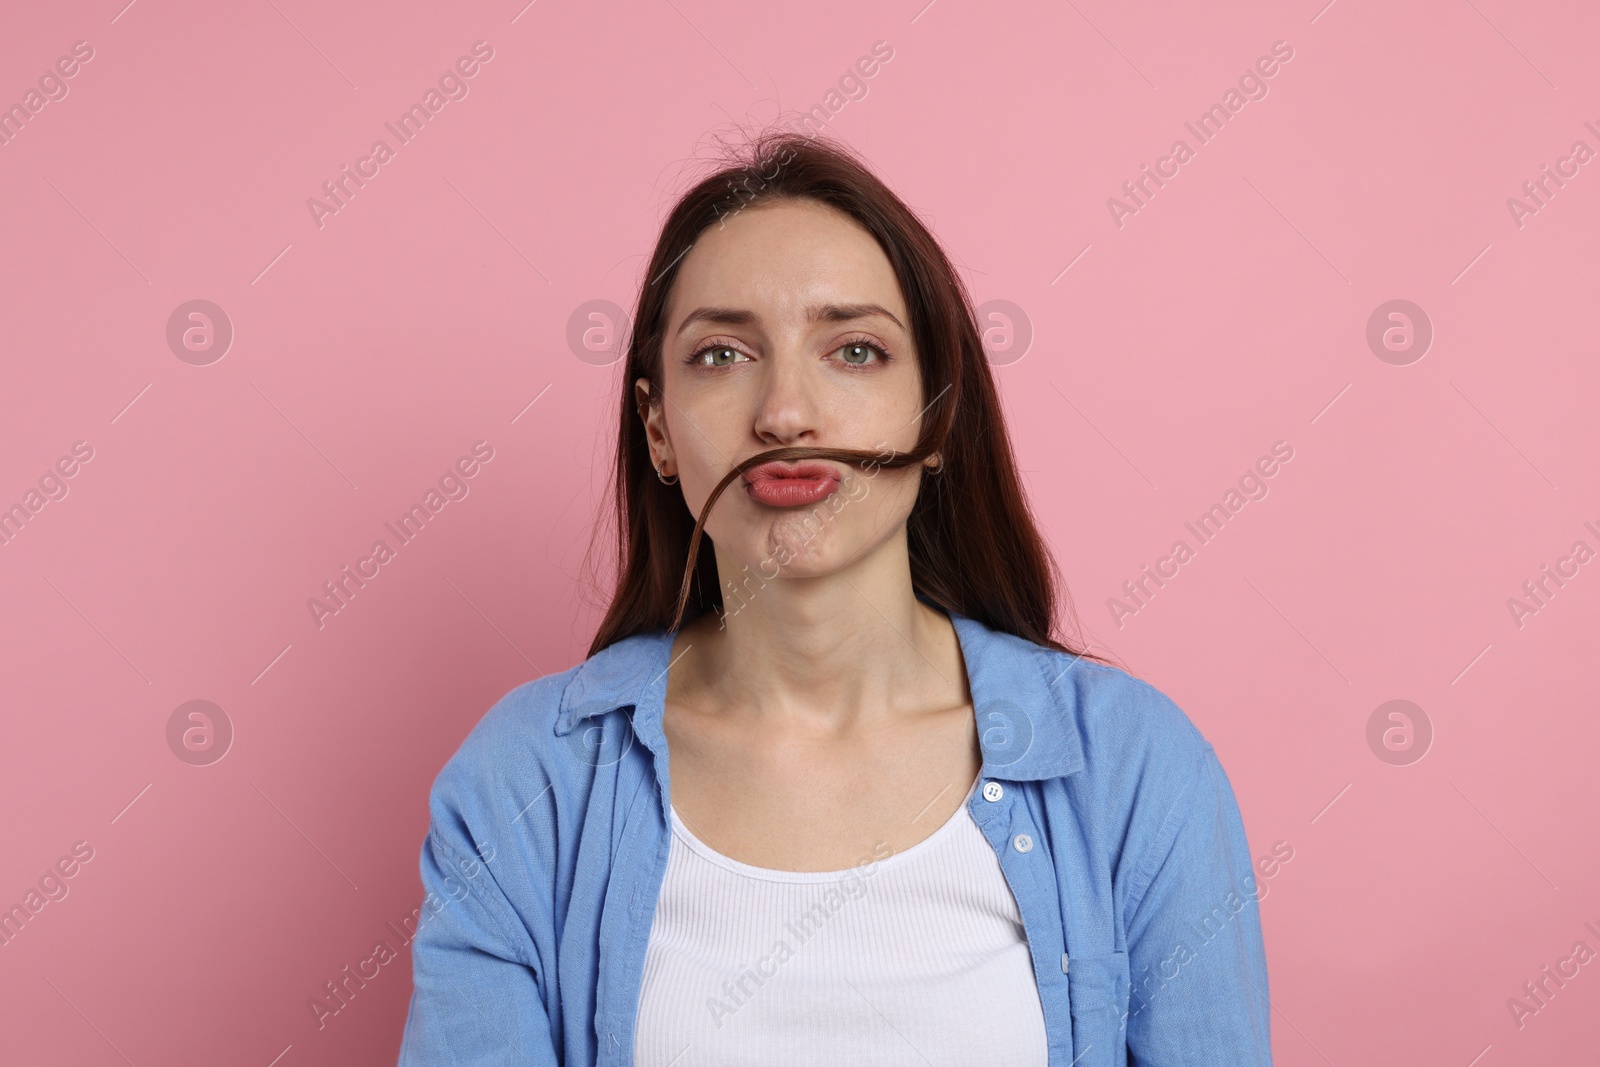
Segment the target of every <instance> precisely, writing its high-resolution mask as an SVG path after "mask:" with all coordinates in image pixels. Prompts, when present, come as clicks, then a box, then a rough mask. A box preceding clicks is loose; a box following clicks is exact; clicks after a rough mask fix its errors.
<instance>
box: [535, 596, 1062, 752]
mask: <svg viewBox="0 0 1600 1067" xmlns="http://www.w3.org/2000/svg"><path fill="white" fill-rule="evenodd" d="M946 614H948V615H949V616H950V621H951V623H952V624H953V625H954V626H955V631H956V637H957V639H958V640H959V641H960V644H961V655H962V658H963V659H964V660H965V662H966V669H967V682H968V685H969V687H970V689H971V693H972V702H973V712H974V715H975V716H976V718H977V727H978V744H979V747H980V749H981V750H982V752H983V767H982V769H981V770H980V771H979V773H980V775H981V776H983V777H985V778H1003V779H1007V780H1012V781H1028V780H1037V779H1045V778H1058V777H1062V776H1065V775H1069V774H1073V773H1075V772H1077V771H1079V770H1081V769H1082V768H1083V745H1082V743H1081V741H1080V740H1079V737H1078V730H1077V715H1076V710H1077V709H1076V706H1075V702H1074V696H1073V694H1074V693H1075V692H1077V689H1076V687H1074V686H1070V685H1062V684H1059V683H1060V682H1061V680H1062V677H1063V676H1064V675H1065V674H1066V673H1067V672H1068V671H1070V670H1071V669H1072V668H1073V667H1075V666H1077V660H1076V659H1074V658H1072V657H1070V656H1066V655H1064V654H1061V653H1057V652H1055V651H1054V650H1052V649H1048V648H1045V647H1044V646H1042V645H1036V644H1034V643H1033V642H1031V641H1028V640H1026V639H1024V638H1021V637H1017V636H1016V635H1014V634H1010V633H1006V632H1004V631H1000V630H994V629H991V628H990V627H988V626H986V625H985V624H984V623H982V622H979V621H978V620H976V619H971V618H968V617H967V616H965V615H961V614H959V613H957V612H953V611H951V612H947V613H946ZM671 652H672V635H671V634H670V633H668V632H667V631H665V630H661V629H658V630H653V631H649V632H647V633H642V634H635V635H633V636H632V637H627V638H624V639H623V640H621V641H618V642H616V643H615V644H612V645H608V646H607V647H606V648H603V649H601V650H600V651H599V652H597V653H595V654H594V655H593V656H591V657H589V658H588V659H587V660H585V661H584V662H583V663H582V664H580V665H579V667H578V669H577V671H576V673H575V674H574V675H573V678H572V681H571V682H570V683H569V684H568V685H567V688H566V690H565V692H564V693H563V694H562V697H561V705H560V708H559V710H558V712H557V715H556V723H555V732H556V734H557V735H558V736H564V735H567V734H569V733H571V731H572V730H573V729H574V728H575V727H576V726H577V725H578V723H580V722H583V721H584V720H586V719H589V718H591V717H593V716H596V715H603V714H605V713H607V712H610V711H616V710H618V709H621V708H625V707H629V706H631V707H632V708H633V715H632V723H633V730H634V733H635V734H636V735H637V737H638V740H639V741H641V742H642V743H643V744H645V745H646V746H647V747H648V748H650V750H651V751H652V752H654V753H655V754H656V755H657V756H660V755H662V754H663V753H664V752H665V751H666V747H665V746H666V738H665V735H664V733H663V731H662V729H661V717H662V711H663V707H664V705H665V701H666V692H667V668H668V666H669V665H670V664H669V662H668V660H669V657H670V655H671Z"/></svg>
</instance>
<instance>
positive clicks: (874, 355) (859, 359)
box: [839, 341, 883, 366]
mask: <svg viewBox="0 0 1600 1067" xmlns="http://www.w3.org/2000/svg"><path fill="white" fill-rule="evenodd" d="M839 352H840V354H841V355H843V357H844V361H845V362H846V363H853V364H856V365H858V366H859V365H861V364H863V363H870V362H872V361H873V360H874V359H876V360H878V361H879V362H882V360H883V352H882V350H880V349H879V348H878V346H877V345H869V344H867V343H865V342H863V341H852V342H850V343H849V344H846V345H845V346H843V347H842V348H840V349H839Z"/></svg>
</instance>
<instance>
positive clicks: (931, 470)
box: [923, 452, 944, 474]
mask: <svg viewBox="0 0 1600 1067" xmlns="http://www.w3.org/2000/svg"><path fill="white" fill-rule="evenodd" d="M929 458H931V459H936V460H938V461H939V462H938V463H937V464H935V465H934V466H932V467H928V465H927V462H926V461H924V462H923V466H924V467H927V470H928V473H929V474H938V473H939V472H940V471H942V470H944V456H942V455H940V454H939V453H937V452H935V453H934V454H933V455H932V456H931V457H929Z"/></svg>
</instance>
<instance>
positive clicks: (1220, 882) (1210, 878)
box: [1127, 745, 1272, 1067]
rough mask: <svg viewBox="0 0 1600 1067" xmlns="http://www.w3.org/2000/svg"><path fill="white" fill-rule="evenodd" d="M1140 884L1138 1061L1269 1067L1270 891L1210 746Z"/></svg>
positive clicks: (1173, 1066) (1132, 913) (1134, 933)
mask: <svg viewBox="0 0 1600 1067" xmlns="http://www.w3.org/2000/svg"><path fill="white" fill-rule="evenodd" d="M1140 877H1141V884H1140V885H1137V886H1135V887H1134V895H1133V899H1132V902H1131V904H1130V910H1129V912H1128V919H1127V936H1128V970H1129V977H1130V981H1131V990H1130V995H1129V1004H1128V1020H1127V1026H1128V1031H1127V1042H1128V1056H1129V1062H1130V1064H1133V1065H1136V1067H1180V1065H1182V1067H1212V1065H1215V1067H1223V1065H1227V1067H1243V1065H1250V1067H1271V1063H1272V1043H1271V1032H1270V1022H1271V1020H1270V1011H1271V1006H1270V1004H1269V1002H1268V998H1267V961H1266V952H1265V949H1264V946H1263V944H1262V939H1261V913H1260V902H1259V895H1260V894H1262V893H1264V892H1265V888H1264V886H1263V885H1262V883H1261V882H1260V881H1259V880H1258V879H1257V877H1256V872H1255V869H1254V867H1253V865H1252V862H1251V859H1250V846H1249V843H1248V841H1247V840H1246V838H1245V833H1244V821H1243V819H1242V818H1241V816H1240V814H1239V806H1238V803H1237V801H1236V800H1235V799H1234V794H1233V787H1232V786H1231V785H1230V784H1229V782H1228V777H1227V774H1226V773H1225V772H1224V771H1223V769H1222V764H1221V763H1220V762H1218V760H1217V756H1216V752H1215V751H1214V750H1213V749H1212V748H1211V746H1210V745H1206V746H1205V749H1204V751H1203V753H1202V755H1201V759H1200V765H1199V767H1198V772H1197V773H1196V774H1194V775H1192V776H1191V777H1190V784H1189V785H1188V786H1187V787H1186V788H1185V789H1184V790H1183V791H1182V793H1180V795H1179V796H1178V798H1177V799H1176V800H1175V801H1174V803H1173V805H1172V807H1171V809H1170V810H1169V811H1168V812H1167V815H1166V817H1165V819H1164V822H1163V825H1162V828H1161V830H1160V831H1158V833H1157V836H1156V839H1155V840H1154V841H1153V842H1152V848H1151V853H1150V856H1149V858H1148V859H1147V860H1146V862H1145V864H1144V866H1143V868H1142V870H1141V872H1140Z"/></svg>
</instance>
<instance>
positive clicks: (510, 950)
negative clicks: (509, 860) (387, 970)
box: [399, 810, 560, 1067]
mask: <svg viewBox="0 0 1600 1067" xmlns="http://www.w3.org/2000/svg"><path fill="white" fill-rule="evenodd" d="M439 815H440V813H439V812H438V811H437V810H436V811H435V818H434V822H433V826H432V827H431V828H430V830H429V831H428V838H427V841H426V842H425V843H424V844H423V847H422V884H423V888H424V890H425V895H424V898H423V906H422V914H421V918H420V919H419V925H418V929H417V934H416V937H415V938H414V939H413V941H412V943H411V959H412V972H413V985H414V990H413V992H412V995H411V1006H410V1009H409V1011H408V1014H407V1016H406V1027H405V1037H404V1040H403V1041H402V1042H401V1046H400V1061H399V1063H400V1067H442V1065H452V1067H454V1065H458V1064H459V1065H478V1064H482V1065H487V1064H497V1065H499V1064H517V1065H521V1067H557V1065H558V1064H559V1063H560V1059H559V1058H558V1056H557V1054H556V1049H555V1039H554V1035H552V1033H551V1028H550V1019H549V1015H548V1014H547V1010H546V1008H545V999H544V984H545V983H544V981H543V979H542V975H543V968H542V966H541V964H540V961H539V959H538V953H537V949H536V947H535V945H534V943H533V941H532V939H531V938H530V937H529V936H528V933H527V929H526V927H525V926H523V924H522V922H521V920H520V919H518V917H517V915H516V912H515V911H514V909H513V908H512V905H511V902H510V901H509V900H507V899H506V897H505V894H504V892H503V891H502V889H501V887H500V885H499V883H498V882H497V881H496V880H495V877H494V860H495V854H494V850H493V848H492V847H490V846H489V845H487V844H482V845H477V844H474V843H473V842H472V841H471V839H470V835H469V832H468V830H467V829H466V827H465V826H464V824H462V823H461V822H460V821H459V820H458V819H452V818H440V817H439Z"/></svg>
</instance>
